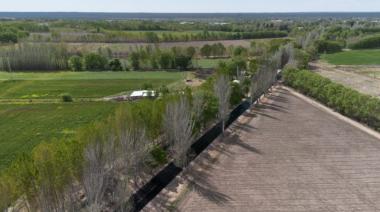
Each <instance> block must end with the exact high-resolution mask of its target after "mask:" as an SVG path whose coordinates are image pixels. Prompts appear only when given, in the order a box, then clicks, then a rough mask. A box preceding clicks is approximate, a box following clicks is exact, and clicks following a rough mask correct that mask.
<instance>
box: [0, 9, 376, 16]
mask: <svg viewBox="0 0 380 212" xmlns="http://www.w3.org/2000/svg"><path fill="white" fill-rule="evenodd" d="M0 13H120V14H123V13H124V14H125V13H131V14H265V13H267V14H286V13H380V10H379V11H287V12H284V11H282V12H273V11H271V12H119V11H0ZM379 18H380V17H379Z"/></svg>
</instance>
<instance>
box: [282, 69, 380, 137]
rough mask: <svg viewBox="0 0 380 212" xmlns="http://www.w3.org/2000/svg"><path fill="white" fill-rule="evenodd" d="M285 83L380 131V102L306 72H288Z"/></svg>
mask: <svg viewBox="0 0 380 212" xmlns="http://www.w3.org/2000/svg"><path fill="white" fill-rule="evenodd" d="M284 79H285V83H286V84H287V85H289V86H291V87H293V88H295V89H297V90H299V91H300V92H302V93H304V94H306V95H308V96H311V97H313V98H315V99H317V100H318V101H320V102H322V103H323V104H326V105H327V106H329V107H331V108H333V109H334V110H336V111H338V112H339V113H341V114H343V115H345V116H348V117H350V118H353V119H355V120H357V121H359V122H362V123H364V124H367V125H368V126H370V127H372V128H374V129H375V130H377V131H380V100H379V99H378V98H376V97H371V96H368V95H364V94H361V93H359V92H358V91H355V90H353V89H350V88H347V87H344V86H343V85H340V84H338V83H335V82H332V81H331V80H329V79H327V78H324V77H322V76H320V75H318V74H316V73H313V72H311V71H306V70H286V71H285V72H284Z"/></svg>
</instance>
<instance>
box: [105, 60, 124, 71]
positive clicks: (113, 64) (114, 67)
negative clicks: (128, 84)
mask: <svg viewBox="0 0 380 212" xmlns="http://www.w3.org/2000/svg"><path fill="white" fill-rule="evenodd" d="M108 66H109V67H110V69H111V71H123V65H122V64H121V62H120V60H119V59H112V60H111V61H110V62H109V64H108Z"/></svg>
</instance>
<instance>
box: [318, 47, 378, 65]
mask: <svg viewBox="0 0 380 212" xmlns="http://www.w3.org/2000/svg"><path fill="white" fill-rule="evenodd" d="M322 59H323V60H326V61H327V62H329V63H331V64H334V65H380V49H375V50H352V51H346V52H339V53H335V54H325V55H322Z"/></svg>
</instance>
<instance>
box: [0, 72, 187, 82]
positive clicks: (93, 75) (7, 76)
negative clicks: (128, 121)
mask: <svg viewBox="0 0 380 212" xmlns="http://www.w3.org/2000/svg"><path fill="white" fill-rule="evenodd" d="M183 76H184V73H182V72H165V71H144V72H143V71H139V72H138V71H131V72H49V73H43V72H39V73H26V72H23V73H20V72H16V73H9V72H0V80H100V79H101V80H109V79H118V80H121V79H130V80H132V79H173V80H178V79H180V78H182V77H183Z"/></svg>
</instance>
